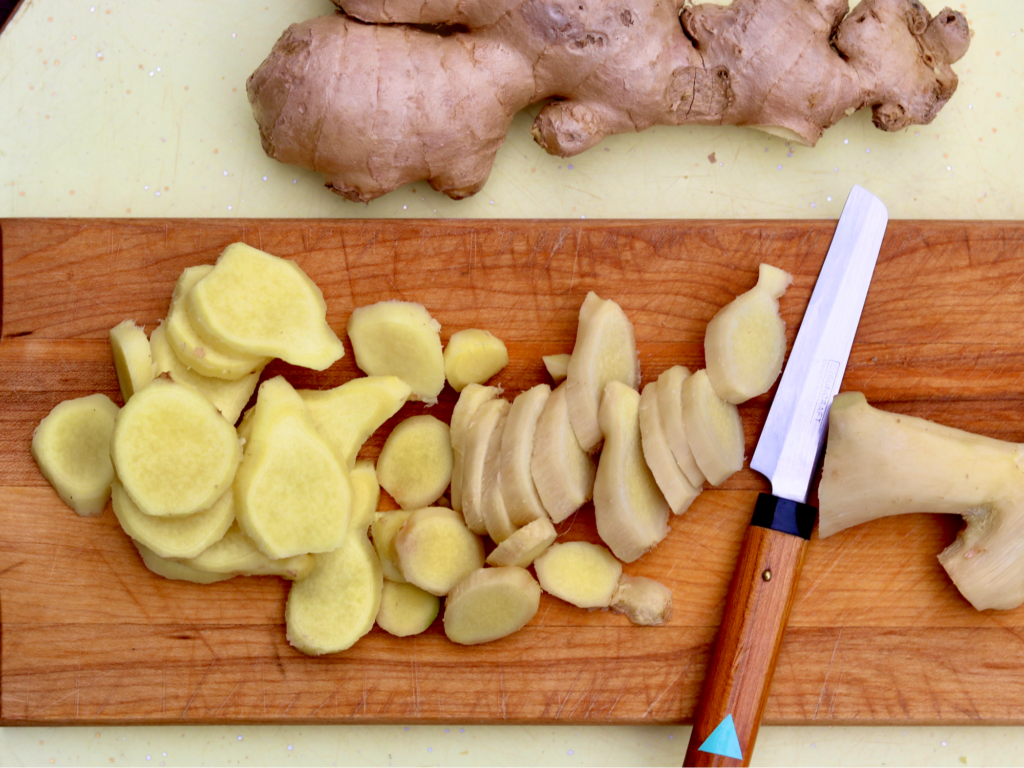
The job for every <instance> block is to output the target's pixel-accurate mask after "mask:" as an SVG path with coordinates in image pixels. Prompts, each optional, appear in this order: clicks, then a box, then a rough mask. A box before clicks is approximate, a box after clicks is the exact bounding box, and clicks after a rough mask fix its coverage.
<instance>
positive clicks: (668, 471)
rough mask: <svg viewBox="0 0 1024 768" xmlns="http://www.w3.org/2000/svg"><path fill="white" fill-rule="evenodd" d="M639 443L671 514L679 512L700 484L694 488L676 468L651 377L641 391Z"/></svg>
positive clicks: (682, 510)
mask: <svg viewBox="0 0 1024 768" xmlns="http://www.w3.org/2000/svg"><path fill="white" fill-rule="evenodd" d="M640 443H641V446H642V447H643V450H644V461H645V462H647V467H648V468H649V469H650V470H651V474H652V475H654V481H655V482H656V483H657V484H658V488H660V489H661V492H662V494H663V495H664V496H665V501H667V502H668V506H669V508H670V509H671V510H672V514H674V515H681V514H683V512H685V511H686V510H687V508H689V506H690V504H692V503H693V500H694V499H696V498H697V496H699V495H700V492H701V488H694V487H693V486H692V485H690V481H689V480H688V479H687V478H686V474H685V473H684V472H683V470H681V469H680V468H679V465H678V464H677V463H676V460H675V458H674V457H673V456H672V449H671V448H669V445H668V440H667V439H666V438H665V426H664V422H663V420H662V418H661V414H660V413H659V411H658V382H656V381H652V382H650V383H649V384H647V385H646V386H645V387H644V391H643V392H642V393H641V395H640Z"/></svg>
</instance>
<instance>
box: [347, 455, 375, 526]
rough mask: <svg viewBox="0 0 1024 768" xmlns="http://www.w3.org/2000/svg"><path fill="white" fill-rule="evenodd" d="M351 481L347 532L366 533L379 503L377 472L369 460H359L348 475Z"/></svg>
mask: <svg viewBox="0 0 1024 768" xmlns="http://www.w3.org/2000/svg"><path fill="white" fill-rule="evenodd" d="M349 479H350V480H351V481H352V519H351V520H350V521H349V524H348V527H349V530H352V531H358V532H359V533H366V531H367V529H368V528H369V527H370V524H371V523H372V522H373V516H374V515H375V514H376V513H377V505H378V504H379V503H380V483H378V482H377V470H376V469H375V468H374V466H373V462H372V461H370V460H369V459H360V460H359V461H357V462H356V465H355V466H354V467H353V468H352V471H351V472H350V473H349Z"/></svg>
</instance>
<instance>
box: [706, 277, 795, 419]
mask: <svg viewBox="0 0 1024 768" xmlns="http://www.w3.org/2000/svg"><path fill="white" fill-rule="evenodd" d="M792 282H793V276H792V275H791V274H789V273H788V272H785V271H783V270H781V269H779V268H778V267H773V266H771V265H770V264H762V265H761V266H760V268H759V270H758V278H757V285H755V286H754V287H753V288H751V289H750V290H749V291H747V292H746V293H744V294H742V295H741V296H737V297H736V298H735V299H733V300H732V301H731V302H729V303H728V304H726V305H725V306H724V307H722V308H721V309H720V310H718V313H717V314H716V315H715V316H714V317H713V318H712V319H711V322H710V323H708V327H707V330H706V331H705V332H704V359H705V360H706V361H707V372H708V380H709V381H710V382H711V386H712V387H714V390H715V393H716V394H717V395H718V396H719V397H720V398H722V399H723V400H725V402H727V403H742V402H744V401H746V400H749V399H750V398H752V397H757V396H758V395H762V394H764V393H765V392H767V391H768V390H769V389H771V387H772V384H774V383H775V380H776V379H777V378H778V377H779V374H780V373H781V372H782V361H783V360H784V359H785V357H786V323H785V321H784V320H783V319H782V318H781V317H780V316H779V298H780V297H781V296H782V294H784V293H785V292H786V289H787V288H788V287H789V286H790V284H792Z"/></svg>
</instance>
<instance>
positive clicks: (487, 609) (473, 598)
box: [444, 566, 540, 645]
mask: <svg viewBox="0 0 1024 768" xmlns="http://www.w3.org/2000/svg"><path fill="white" fill-rule="evenodd" d="M538 608H540V587H539V586H538V585H537V582H536V581H534V579H533V576H531V575H530V572H529V571H527V570H525V569H523V568H517V567H516V566H510V567H508V568H480V569H479V570H475V571H473V572H472V573H470V574H468V575H467V576H466V578H464V579H463V580H462V581H460V582H459V583H458V585H457V586H456V587H455V588H454V589H453V590H452V591H451V594H449V595H448V598H447V599H446V600H445V605H444V633H445V634H446V635H447V636H448V639H449V640H451V641H452V642H453V643H459V644H460V645H478V644H479V643H489V642H491V641H492V640H499V639H501V638H503V637H507V636H508V635H511V634H512V633H513V632H518V631H519V630H520V629H522V628H523V627H525V626H526V625H527V624H528V623H529V622H530V619H532V618H533V617H534V616H536V615H537V609H538Z"/></svg>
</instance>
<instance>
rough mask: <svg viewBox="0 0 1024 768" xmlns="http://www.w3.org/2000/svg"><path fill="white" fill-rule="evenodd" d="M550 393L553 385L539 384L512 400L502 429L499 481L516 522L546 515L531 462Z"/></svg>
mask: <svg viewBox="0 0 1024 768" xmlns="http://www.w3.org/2000/svg"><path fill="white" fill-rule="evenodd" d="M550 396H551V387H549V386H548V385H547V384H538V385H537V386H535V387H533V388H532V389H528V390H526V391H525V392H522V393H520V395H519V396H518V397H516V399H515V400H513V401H512V407H511V408H509V411H508V420H507V421H506V422H505V429H504V430H502V433H501V454H500V458H499V462H500V466H499V471H498V483H499V485H500V486H501V496H502V499H503V500H504V502H505V509H506V510H507V511H508V517H509V520H511V521H512V524H513V525H514V526H523V525H526V524H527V523H531V522H533V521H534V520H540V519H541V518H546V517H547V516H548V513H547V512H546V511H545V509H544V503H543V502H542V501H541V499H540V495H539V494H538V493H537V486H536V485H535V484H534V482H533V474H532V472H531V470H530V463H531V462H532V460H533V446H534V442H535V440H536V435H537V422H538V420H539V419H540V415H541V413H543V411H544V406H545V405H546V404H547V402H548V398H549V397H550Z"/></svg>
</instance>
